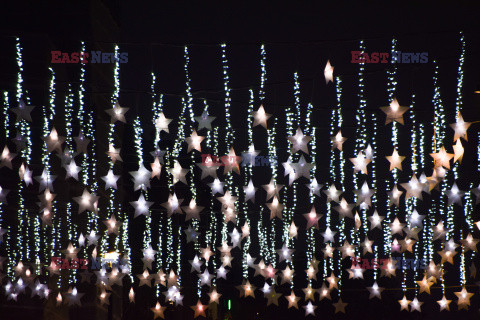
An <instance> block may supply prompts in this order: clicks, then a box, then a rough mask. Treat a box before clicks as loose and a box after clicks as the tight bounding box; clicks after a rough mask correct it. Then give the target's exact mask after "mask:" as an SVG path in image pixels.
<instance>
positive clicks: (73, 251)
mask: <svg viewBox="0 0 480 320" xmlns="http://www.w3.org/2000/svg"><path fill="white" fill-rule="evenodd" d="M60 251H62V253H63V254H65V257H66V258H67V259H75V258H76V257H77V253H78V252H79V251H80V249H77V248H75V247H74V246H73V245H72V243H71V242H69V243H68V246H67V249H64V250H60Z"/></svg>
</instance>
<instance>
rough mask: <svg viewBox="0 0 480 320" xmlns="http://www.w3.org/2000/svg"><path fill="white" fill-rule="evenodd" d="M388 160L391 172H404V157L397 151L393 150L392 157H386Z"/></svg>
mask: <svg viewBox="0 0 480 320" xmlns="http://www.w3.org/2000/svg"><path fill="white" fill-rule="evenodd" d="M385 158H387V160H388V161H389V162H390V171H392V170H393V169H395V168H397V169H398V170H402V161H403V160H404V159H405V157H404V156H400V155H399V154H398V151H397V149H394V150H393V153H392V155H391V156H386V157H385Z"/></svg>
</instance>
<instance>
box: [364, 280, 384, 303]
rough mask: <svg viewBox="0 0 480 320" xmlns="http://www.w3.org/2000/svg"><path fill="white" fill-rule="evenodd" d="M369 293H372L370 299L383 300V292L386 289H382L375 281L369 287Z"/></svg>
mask: <svg viewBox="0 0 480 320" xmlns="http://www.w3.org/2000/svg"><path fill="white" fill-rule="evenodd" d="M367 289H368V291H369V292H370V296H369V299H372V298H378V299H382V296H381V295H382V291H383V290H385V289H384V288H380V287H379V286H378V284H377V282H376V281H375V282H374V283H373V285H372V286H371V287H367Z"/></svg>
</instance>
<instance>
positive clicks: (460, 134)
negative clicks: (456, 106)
mask: <svg viewBox="0 0 480 320" xmlns="http://www.w3.org/2000/svg"><path fill="white" fill-rule="evenodd" d="M471 125H472V123H471V122H465V121H464V120H463V117H462V114H461V113H460V112H459V113H458V119H457V122H456V123H452V124H450V127H451V128H452V129H453V130H454V131H455V134H454V136H453V142H455V141H457V140H458V139H459V138H462V139H464V140H465V141H468V137H467V130H468V128H469V127H470V126H471Z"/></svg>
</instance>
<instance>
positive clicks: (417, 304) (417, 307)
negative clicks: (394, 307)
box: [410, 297, 423, 312]
mask: <svg viewBox="0 0 480 320" xmlns="http://www.w3.org/2000/svg"><path fill="white" fill-rule="evenodd" d="M422 304H423V302H420V301H418V299H417V297H415V298H414V299H413V300H412V302H410V312H412V311H415V310H416V311H418V312H422Z"/></svg>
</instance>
